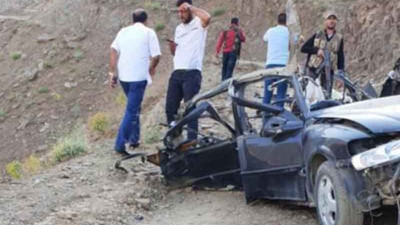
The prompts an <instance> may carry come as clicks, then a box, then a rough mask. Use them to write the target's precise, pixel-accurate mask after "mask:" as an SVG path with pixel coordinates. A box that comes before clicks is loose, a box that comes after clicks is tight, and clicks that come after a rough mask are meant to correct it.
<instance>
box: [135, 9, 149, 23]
mask: <svg viewBox="0 0 400 225" xmlns="http://www.w3.org/2000/svg"><path fill="white" fill-rule="evenodd" d="M132 20H133V22H134V23H137V22H139V23H144V22H146V20H147V13H146V12H145V11H144V10H137V11H135V12H133V13H132Z"/></svg>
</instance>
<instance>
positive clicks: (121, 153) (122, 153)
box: [115, 150, 130, 157]
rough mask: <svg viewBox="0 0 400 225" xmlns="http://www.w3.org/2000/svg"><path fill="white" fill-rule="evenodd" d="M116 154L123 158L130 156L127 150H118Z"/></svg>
mask: <svg viewBox="0 0 400 225" xmlns="http://www.w3.org/2000/svg"><path fill="white" fill-rule="evenodd" d="M115 152H116V153H117V154H118V155H121V156H123V157H125V156H128V155H130V154H129V152H127V151H126V150H122V151H117V150H115Z"/></svg>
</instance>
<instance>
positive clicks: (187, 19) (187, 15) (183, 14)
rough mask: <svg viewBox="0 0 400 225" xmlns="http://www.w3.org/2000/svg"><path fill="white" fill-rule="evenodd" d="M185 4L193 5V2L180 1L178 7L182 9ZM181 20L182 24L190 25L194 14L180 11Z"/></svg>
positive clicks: (187, 0) (190, 0) (177, 3)
mask: <svg viewBox="0 0 400 225" xmlns="http://www.w3.org/2000/svg"><path fill="white" fill-rule="evenodd" d="M185 2H186V3H188V4H190V5H192V0H178V1H177V2H176V6H177V7H180V6H181V5H182V4H183V3H185ZM179 19H181V21H182V23H185V24H187V23H190V21H192V19H193V14H192V12H191V11H190V10H179Z"/></svg>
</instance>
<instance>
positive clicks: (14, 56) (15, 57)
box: [11, 52, 22, 60]
mask: <svg viewBox="0 0 400 225" xmlns="http://www.w3.org/2000/svg"><path fill="white" fill-rule="evenodd" d="M21 56H22V54H21V52H12V53H11V58H12V59H13V60H18V59H20V58H21Z"/></svg>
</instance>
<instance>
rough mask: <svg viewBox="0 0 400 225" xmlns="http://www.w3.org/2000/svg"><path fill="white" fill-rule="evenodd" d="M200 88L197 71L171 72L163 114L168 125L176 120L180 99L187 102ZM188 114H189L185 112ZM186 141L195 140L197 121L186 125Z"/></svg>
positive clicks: (199, 74) (199, 72) (199, 78)
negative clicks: (165, 115)
mask: <svg viewBox="0 0 400 225" xmlns="http://www.w3.org/2000/svg"><path fill="white" fill-rule="evenodd" d="M200 87H201V71H199V70H175V71H174V72H172V74H171V77H170V79H169V83H168V91H167V99H166V104H165V112H166V114H167V121H168V124H169V125H170V124H171V122H172V121H174V120H176V116H177V114H178V109H179V107H180V104H181V101H182V99H183V100H184V101H185V102H188V101H189V100H190V99H192V98H193V96H195V95H197V94H198V93H199V91H200ZM186 113H189V112H186ZM188 127H189V130H188V139H190V140H194V139H197V131H198V121H197V120H195V121H192V122H190V123H188Z"/></svg>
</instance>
